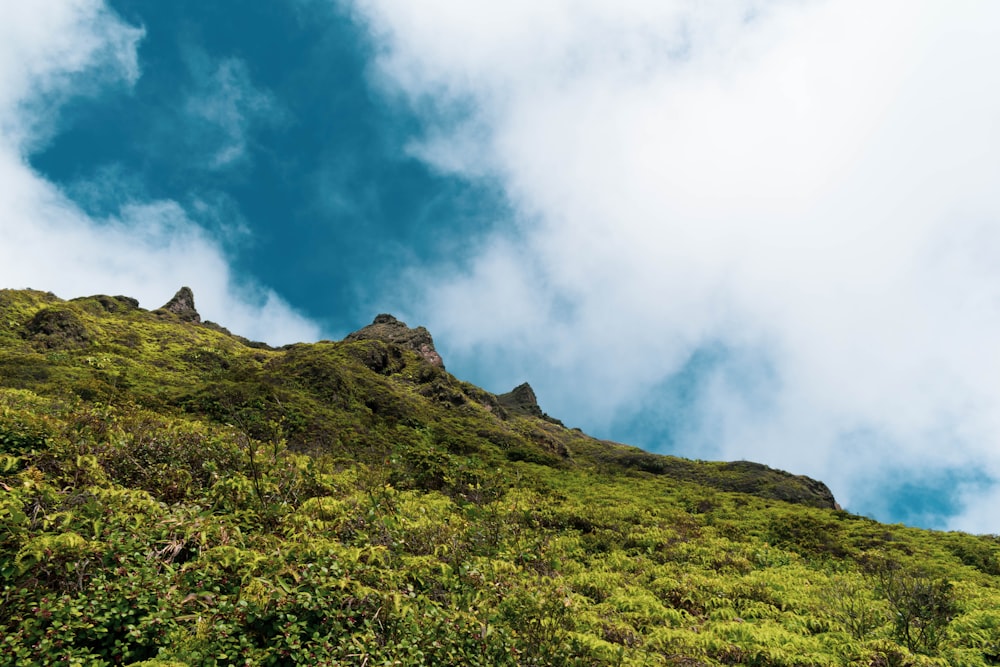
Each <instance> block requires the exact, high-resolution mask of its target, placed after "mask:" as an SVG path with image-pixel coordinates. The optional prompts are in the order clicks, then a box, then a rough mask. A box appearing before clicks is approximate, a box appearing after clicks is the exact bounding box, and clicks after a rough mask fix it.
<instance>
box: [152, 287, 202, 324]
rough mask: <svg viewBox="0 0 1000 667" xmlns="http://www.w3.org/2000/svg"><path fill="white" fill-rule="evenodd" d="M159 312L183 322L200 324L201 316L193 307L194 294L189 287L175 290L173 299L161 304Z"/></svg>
mask: <svg viewBox="0 0 1000 667" xmlns="http://www.w3.org/2000/svg"><path fill="white" fill-rule="evenodd" d="M159 311H165V312H168V313H172V314H174V315H176V316H177V317H179V318H180V319H181V320H182V321H184V322H195V323H200V322H201V315H199V314H198V311H197V310H195V307H194V292H192V291H191V288H190V287H182V288H180V289H179V290H177V294H175V295H174V298H172V299H171V300H170V301H167V302H166V303H165V304H163V307H162V308H160V309H159Z"/></svg>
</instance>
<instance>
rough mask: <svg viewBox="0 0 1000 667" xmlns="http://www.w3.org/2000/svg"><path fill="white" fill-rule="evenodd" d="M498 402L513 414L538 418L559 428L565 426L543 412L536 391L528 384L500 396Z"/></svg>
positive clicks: (525, 383) (520, 385)
mask: <svg viewBox="0 0 1000 667" xmlns="http://www.w3.org/2000/svg"><path fill="white" fill-rule="evenodd" d="M497 400H498V401H500V405H502V406H503V407H504V408H505V409H506V410H507V411H508V412H510V413H512V414H517V415H524V416H528V417H538V418H539V419H544V420H545V421H547V422H551V423H553V424H558V425H559V426H562V425H563V423H562V422H561V421H559V420H558V419H556V418H554V417H550V416H549V415H547V414H545V413H544V412H542V408H541V407H539V405H538V398H537V397H536V396H535V390H534V389H532V388H531V385H530V384H528V383H527V382H524V383H522V384H519V385H518V386H516V387H514V388H513V389H512V390H510V391H509V392H507V393H506V394H500V395H498V396H497Z"/></svg>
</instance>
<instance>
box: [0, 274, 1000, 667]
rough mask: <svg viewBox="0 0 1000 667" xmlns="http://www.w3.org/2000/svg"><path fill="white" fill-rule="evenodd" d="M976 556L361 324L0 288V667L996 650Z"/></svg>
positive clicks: (998, 621)
mask: <svg viewBox="0 0 1000 667" xmlns="http://www.w3.org/2000/svg"><path fill="white" fill-rule="evenodd" d="M998 555H1000V544H998V542H997V540H996V539H995V538H991V537H974V536H970V535H964V534H958V533H939V532H931V531H922V530H916V529H911V528H905V527H902V526H886V525H882V524H879V523H876V522H874V521H871V520H869V519H865V518H862V517H856V516H853V515H850V514H848V513H845V512H842V511H839V510H836V509H833V499H832V497H831V496H830V495H829V492H828V490H826V487H825V486H823V485H822V484H819V483H817V482H815V481H814V480H809V479H807V478H802V477H797V476H793V475H789V474H787V473H782V472H780V471H775V470H771V469H768V468H766V467H764V466H759V465H756V464H751V463H748V462H737V463H732V464H723V463H707V462H694V461H687V460H684V459H679V458H675V457H660V456H655V455H652V454H648V453H646V452H642V451H641V450H637V449H635V448H630V447H625V446H621V445H616V444H613V443H606V442H602V441H598V440H594V439H592V438H589V437H588V436H586V435H585V434H583V433H581V432H579V431H576V430H572V429H566V428H564V427H563V426H562V425H561V424H559V423H558V422H557V421H556V420H552V419H551V418H547V417H544V418H543V417H538V416H535V415H534V414H532V411H531V410H522V409H516V410H512V409H509V407H505V406H504V405H503V403H502V402H501V401H500V400H498V398H497V397H496V396H494V395H492V394H489V393H488V392H485V391H483V390H482V389H479V388H477V387H475V386H473V385H470V384H468V383H463V382H461V381H459V380H457V379H456V378H454V377H453V376H451V375H450V374H448V373H447V372H445V371H444V370H443V369H441V368H439V367H437V366H433V365H431V364H428V363H427V362H426V361H425V360H424V359H423V358H422V357H421V356H420V355H419V354H418V353H416V352H414V351H412V350H409V349H405V348H404V347H400V346H398V345H394V344H390V343H386V342H384V341H379V340H359V341H353V342H339V343H338V342H321V343H316V344H309V345H306V344H299V345H293V346H288V347H286V348H282V349H271V348H269V347H267V346H264V345H261V344H254V343H251V342H249V341H246V340H245V339H241V338H239V337H237V336H233V335H231V334H229V333H228V332H226V331H225V330H223V329H221V328H220V327H217V326H215V325H211V324H204V325H202V324H194V323H190V322H182V321H181V320H180V319H179V318H177V317H176V316H174V315H171V314H170V313H166V312H156V311H154V312H148V311H144V310H142V309H139V308H137V306H136V304H135V303H134V302H133V301H131V300H129V299H126V298H124V297H89V298H85V299H79V300H74V301H68V302H67V301H62V300H60V299H58V298H56V297H54V296H52V295H49V294H44V293H40V292H31V291H9V290H4V291H0V591H2V592H0V664H52V663H57V662H60V663H65V662H69V663H70V664H73V663H76V664H131V663H137V662H141V661H153V662H152V663H148V664H169V663H170V662H173V663H179V664H293V663H294V664H331V665H334V664H345V665H374V664H401V665H421V664H426V665H447V664H453V665H504V664H509V665H543V664H544V665H605V664H608V665H719V664H755V665H802V664H815V665H848V664H852V665H924V664H956V665H990V664H1000V590H998V586H1000V562H998Z"/></svg>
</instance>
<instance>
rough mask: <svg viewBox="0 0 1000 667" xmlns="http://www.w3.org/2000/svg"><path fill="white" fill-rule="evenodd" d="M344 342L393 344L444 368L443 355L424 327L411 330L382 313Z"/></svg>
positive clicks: (349, 335)
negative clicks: (412, 351)
mask: <svg viewBox="0 0 1000 667" xmlns="http://www.w3.org/2000/svg"><path fill="white" fill-rule="evenodd" d="M344 340H345V341H346V342H351V341H357V340H381V341H385V342H387V343H393V344H395V345H399V346H400V347H404V348H407V349H410V350H414V351H415V352H417V353H419V354H420V356H421V357H423V358H424V360H425V361H427V363H429V364H430V365H432V366H437V367H439V368H444V362H443V361H442V360H441V355H440V354H438V353H437V350H435V349H434V339H433V338H431V334H430V332H429V331H427V329H425V328H424V327H417V328H415V329H411V328H410V327H408V326H406V323H405V322H400V321H399V320H397V319H396V318H395V317H393V316H392V315H387V314H385V313H382V314H381V315H377V316H376V317H375V321H374V322H372V323H371V324H369V325H368V326H366V327H363V328H361V329H358V330H357V331H355V332H354V333H351V334H348V335H347V336H346V337H345V338H344Z"/></svg>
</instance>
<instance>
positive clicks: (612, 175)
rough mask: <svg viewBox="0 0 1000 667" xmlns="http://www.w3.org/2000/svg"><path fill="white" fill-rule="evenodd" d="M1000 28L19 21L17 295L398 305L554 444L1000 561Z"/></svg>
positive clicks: (265, 13)
mask: <svg viewBox="0 0 1000 667" xmlns="http://www.w3.org/2000/svg"><path fill="white" fill-rule="evenodd" d="M998 36H1000V4H998V3H995V2H964V1H955V2H949V3H941V2H936V1H928V2H916V1H906V2H902V1H900V2H893V1H891V0H884V1H882V2H878V3H859V2H832V1H825V0H814V1H810V0H794V1H793V0H788V1H782V0H776V1H774V2H764V1H756V2H755V1H750V0H747V1H739V0H725V1H722V0H720V1H719V2H713V1H707V2H694V1H693V0H677V1H673V2H670V1H667V0H633V1H632V2H628V3H622V2H620V1H617V0H546V2H537V0H506V1H505V2H502V3H498V2H487V1H485V0H482V1H480V0H462V1H461V2H459V1H455V0H294V1H292V0H289V1H288V2H282V3H245V2H235V1H234V0H226V1H222V0H172V1H171V2H162V0H13V1H12V2H8V3H6V4H5V5H4V20H3V21H2V22H0V284H2V285H3V286H5V287H14V288H20V287H33V288H36V289H44V290H51V291H54V292H56V293H57V294H58V295H60V296H63V297H65V298H70V297H74V296H79V295H85V294H92V293H110V294H128V295H132V296H135V297H137V298H139V299H140V301H141V303H142V305H143V306H145V307H147V308H155V307H157V306H159V305H161V304H162V303H164V302H165V301H167V300H168V299H169V298H170V297H171V296H172V295H173V293H174V292H175V291H176V289H177V288H178V287H180V286H181V285H190V286H191V287H192V288H193V289H194V291H195V295H196V298H197V301H198V307H199V310H200V311H201V312H202V314H203V316H205V317H207V318H209V319H212V320H214V321H217V322H220V323H221V324H224V325H226V326H228V327H229V328H231V329H232V330H234V331H236V332H238V333H241V334H244V335H246V336H249V337H251V338H257V339H262V340H267V341H269V342H272V343H285V342H291V341H295V340H316V339H319V338H340V337H342V336H343V335H344V334H346V333H347V332H349V331H351V330H353V329H356V328H359V327H360V326H363V325H364V324H367V323H368V322H370V321H371V319H372V317H373V316H374V315H375V314H376V313H378V312H392V313H395V314H396V315H397V316H399V317H401V318H403V319H405V320H406V321H407V322H408V323H410V324H411V325H417V324H423V325H426V326H427V327H428V328H429V329H430V330H431V332H432V333H433V334H434V336H435V341H436V343H437V346H438V348H439V350H440V351H441V353H442V355H443V356H444V358H445V362H446V363H447V365H448V368H449V370H451V371H452V372H454V373H455V374H456V375H458V376H459V377H462V378H463V379H468V380H470V381H473V382H476V383H477V384H480V385H482V386H484V387H485V388H487V389H490V390H492V391H495V392H503V391H507V390H509V389H510V388H511V387H513V386H514V385H516V384H518V383H520V382H522V381H525V380H527V381H529V382H530V383H531V384H532V385H533V386H534V387H535V389H536V392H537V393H538V395H539V397H540V401H541V403H542V407H543V408H544V409H545V410H546V411H547V412H549V413H550V414H553V415H555V416H557V417H560V418H561V419H563V421H565V422H566V423H567V424H568V425H572V426H580V427H582V428H583V429H584V430H586V431H588V432H589V433H592V434H594V435H597V436H600V437H605V438H609V439H614V440H618V441H624V442H629V443H632V444H637V445H639V446H642V447H644V448H646V449H649V450H651V451H658V452H663V453H673V454H679V455H682V456H688V457H691V458H702V459H741V458H742V459H750V460H755V461H761V462H763V463H767V464H769V465H771V466H775V467H780V468H783V469H787V470H791V471H794V472H796V473H801V474H807V475H811V476H813V477H817V478H819V479H822V480H824V481H826V482H827V483H828V484H829V485H830V487H831V488H832V490H833V491H834V493H835V495H836V496H837V497H838V499H839V500H840V501H841V503H842V504H843V505H844V506H845V507H846V508H847V509H849V510H851V511H853V512H856V513H859V514H866V515H869V516H873V517H875V518H877V519H880V520H884V521H891V522H896V521H903V522H906V523H910V524H914V525H920V526H927V527H934V528H948V529H961V530H970V531H974V532H985V533H1000V510H998V508H1000V353H998V349H1000V187H998V186H1000V85H998V83H1000V82H998V80H997V78H998V74H997V71H996V63H998V62H1000V39H998Z"/></svg>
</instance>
